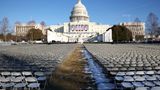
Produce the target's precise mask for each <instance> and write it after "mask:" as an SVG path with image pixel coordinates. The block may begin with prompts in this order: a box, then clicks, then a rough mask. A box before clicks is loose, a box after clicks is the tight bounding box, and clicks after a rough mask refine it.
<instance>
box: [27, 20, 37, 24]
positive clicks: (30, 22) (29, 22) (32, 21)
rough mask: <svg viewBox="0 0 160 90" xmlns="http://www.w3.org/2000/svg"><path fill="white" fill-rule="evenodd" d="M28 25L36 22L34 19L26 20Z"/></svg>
mask: <svg viewBox="0 0 160 90" xmlns="http://www.w3.org/2000/svg"><path fill="white" fill-rule="evenodd" d="M27 24H28V25H35V24H36V21H34V20H31V21H28V23H27Z"/></svg>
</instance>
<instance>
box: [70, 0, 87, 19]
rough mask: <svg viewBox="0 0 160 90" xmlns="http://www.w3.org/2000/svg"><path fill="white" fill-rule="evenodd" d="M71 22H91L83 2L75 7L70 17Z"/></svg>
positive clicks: (79, 0)
mask: <svg viewBox="0 0 160 90" xmlns="http://www.w3.org/2000/svg"><path fill="white" fill-rule="evenodd" d="M70 21H71V22H79V21H89V16H88V12H87V9H86V7H85V6H84V5H83V4H82V2H81V0H78V3H77V4H76V5H75V6H74V7H73V10H72V12H71V16H70Z"/></svg>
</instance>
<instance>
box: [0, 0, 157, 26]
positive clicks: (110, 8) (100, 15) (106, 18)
mask: <svg viewBox="0 0 160 90" xmlns="http://www.w3.org/2000/svg"><path fill="white" fill-rule="evenodd" d="M76 2H77V0H0V20H2V18H3V17H4V16H7V17H8V18H9V21H10V25H11V26H13V24H14V22H15V21H20V22H23V23H25V22H28V21H29V20H32V19H33V20H35V21H36V22H37V23H39V22H41V21H45V22H46V24H47V25H52V24H60V23H61V24H62V23H64V22H68V21H69V16H70V12H71V10H72V8H73V6H74V5H75V3H76ZM82 2H83V4H84V5H85V6H86V8H87V10H88V13H89V16H90V20H91V21H93V22H97V23H102V24H118V23H119V22H125V21H133V20H134V18H135V17H139V18H140V20H141V21H146V17H147V15H148V14H149V13H150V12H153V13H155V14H156V15H157V16H158V17H159V18H160V0H82Z"/></svg>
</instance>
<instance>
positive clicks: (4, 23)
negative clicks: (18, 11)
mask: <svg viewBox="0 0 160 90" xmlns="http://www.w3.org/2000/svg"><path fill="white" fill-rule="evenodd" d="M21 24H22V23H21V22H20V21H16V22H15V25H21ZM33 24H34V25H35V24H36V22H35V21H34V20H31V21H28V22H27V25H33ZM40 25H42V26H46V23H45V22H44V21H41V22H40ZM35 33H37V34H35ZM30 34H34V35H32V39H31V35H30ZM41 37H43V33H42V30H40V29H34V28H33V29H31V30H29V31H28V34H27V35H26V36H25V37H18V36H16V34H15V32H14V30H13V29H11V28H10V24H9V19H8V17H4V18H3V19H2V20H0V41H17V39H18V38H21V39H25V40H27V41H28V40H40V38H41Z"/></svg>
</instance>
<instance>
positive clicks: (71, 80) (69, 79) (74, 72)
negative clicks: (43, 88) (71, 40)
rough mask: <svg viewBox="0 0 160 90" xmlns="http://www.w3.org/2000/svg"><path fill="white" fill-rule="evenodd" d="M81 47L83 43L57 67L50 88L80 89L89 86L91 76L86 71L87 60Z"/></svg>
mask: <svg viewBox="0 0 160 90" xmlns="http://www.w3.org/2000/svg"><path fill="white" fill-rule="evenodd" d="M81 48H82V45H78V47H77V48H76V49H75V50H74V51H73V52H72V53H71V54H70V55H69V56H68V57H67V58H66V59H65V60H64V61H63V62H62V64H60V65H59V66H58V67H57V68H56V70H55V72H54V73H53V75H52V78H51V79H50V81H49V83H50V85H49V86H50V87H49V89H50V90H53V89H54V90H80V89H84V88H87V87H88V86H89V85H88V84H89V82H90V78H89V77H90V76H89V75H86V74H85V73H84V67H85V65H86V63H87V62H86V60H84V59H83V56H82V52H81ZM49 89H47V90H49Z"/></svg>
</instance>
